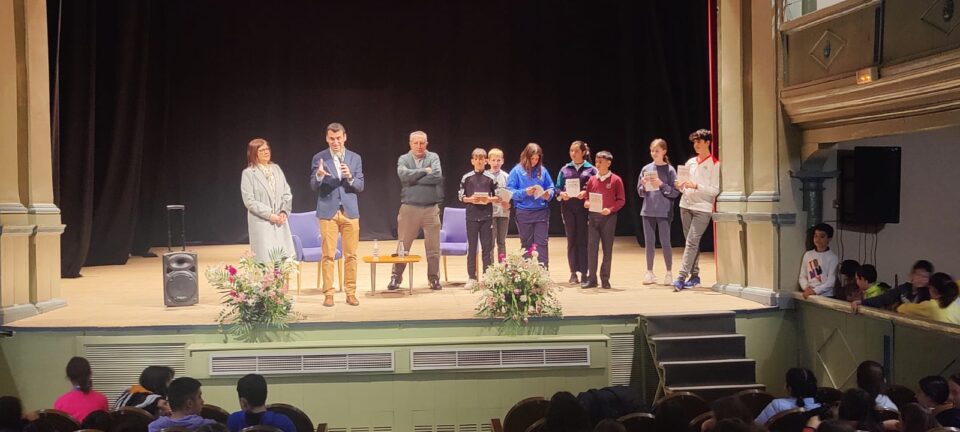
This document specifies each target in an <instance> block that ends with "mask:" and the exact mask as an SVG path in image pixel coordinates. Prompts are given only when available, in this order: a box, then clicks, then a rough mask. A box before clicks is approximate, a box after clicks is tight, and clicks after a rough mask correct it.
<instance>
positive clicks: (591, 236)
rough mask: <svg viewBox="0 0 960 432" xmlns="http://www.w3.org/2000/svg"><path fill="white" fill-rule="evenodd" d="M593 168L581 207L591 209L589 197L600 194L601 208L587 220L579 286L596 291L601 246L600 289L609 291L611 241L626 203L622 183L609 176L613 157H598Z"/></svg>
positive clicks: (605, 153)
mask: <svg viewBox="0 0 960 432" xmlns="http://www.w3.org/2000/svg"><path fill="white" fill-rule="evenodd" d="M594 164H595V165H596V167H597V175H595V176H593V177H590V180H588V181H587V187H586V191H587V200H586V202H584V204H583V206H584V207H586V208H590V194H600V195H602V197H603V206H602V209H601V210H600V212H593V211H591V212H590V215H589V216H588V220H587V262H588V263H589V269H588V270H587V277H586V278H585V280H584V281H583V283H582V284H581V287H583V288H596V287H597V261H598V260H599V258H600V257H599V251H598V249H599V247H600V245H601V243H602V244H603V264H602V265H600V269H599V270H600V286H601V287H603V288H610V263H611V261H613V238H614V235H615V234H616V229H617V212H618V211H620V209H622V208H623V205H624V203H625V202H626V197H625V196H624V189H623V180H621V179H620V176H618V175H616V174H614V173H612V172H610V165H611V164H613V155H612V154H610V152H608V151H602V152H600V153H597V156H596V159H595V160H594Z"/></svg>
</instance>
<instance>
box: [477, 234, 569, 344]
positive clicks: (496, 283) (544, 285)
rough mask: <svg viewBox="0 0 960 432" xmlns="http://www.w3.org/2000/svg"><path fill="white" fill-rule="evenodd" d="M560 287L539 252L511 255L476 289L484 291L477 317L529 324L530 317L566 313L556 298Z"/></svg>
mask: <svg viewBox="0 0 960 432" xmlns="http://www.w3.org/2000/svg"><path fill="white" fill-rule="evenodd" d="M559 289H560V288H559V287H557V286H556V284H554V283H553V281H552V280H550V273H549V272H547V269H545V268H544V267H543V266H542V265H541V264H540V262H538V261H537V251H536V250H535V249H533V250H531V251H530V257H529V258H525V257H524V256H523V251H522V250H521V251H517V252H514V253H510V254H507V255H506V256H505V257H503V258H502V259H501V261H500V262H498V263H496V264H494V265H492V266H490V267H488V268H487V270H486V271H485V272H484V273H483V276H482V277H481V278H480V281H479V282H478V283H477V285H476V286H475V288H474V291H480V292H481V293H482V294H481V296H480V303H479V304H477V316H481V317H489V318H500V319H502V320H503V321H504V322H505V323H506V324H508V325H517V326H521V325H526V324H527V323H528V322H529V320H530V317H538V316H556V317H561V316H563V309H562V308H561V306H560V301H559V299H557V297H556V291H557V290H559Z"/></svg>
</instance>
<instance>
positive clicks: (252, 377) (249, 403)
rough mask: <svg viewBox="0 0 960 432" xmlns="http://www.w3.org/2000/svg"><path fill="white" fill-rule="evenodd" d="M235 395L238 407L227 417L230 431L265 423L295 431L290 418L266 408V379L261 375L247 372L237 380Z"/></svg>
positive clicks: (285, 430)
mask: <svg viewBox="0 0 960 432" xmlns="http://www.w3.org/2000/svg"><path fill="white" fill-rule="evenodd" d="M237 397H238V398H240V409H241V411H237V412H235V413H233V414H230V417H229V418H227V428H228V429H230V432H238V431H239V430H241V429H243V428H245V427H247V426H255V425H266V426H273V427H276V428H278V429H280V430H282V431H283V432H297V428H296V426H294V425H293V422H292V421H290V419H289V418H288V417H287V416H285V415H283V414H280V413H276V412H273V411H268V410H267V380H265V379H264V378H263V376H262V375H257V374H247V375H244V376H243V378H240V379H239V380H238V381H237Z"/></svg>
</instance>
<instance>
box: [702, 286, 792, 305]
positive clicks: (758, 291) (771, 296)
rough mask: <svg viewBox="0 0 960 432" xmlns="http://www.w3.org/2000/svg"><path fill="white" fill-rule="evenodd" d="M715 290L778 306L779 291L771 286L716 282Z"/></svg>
mask: <svg viewBox="0 0 960 432" xmlns="http://www.w3.org/2000/svg"><path fill="white" fill-rule="evenodd" d="M711 288H712V289H713V290H714V291H716V292H719V293H723V294H726V295H731V296H734V297H740V298H742V299H744V300H750V301H752V302H756V303H760V304H762V305H764V306H777V293H776V292H775V291H773V290H772V289H770V288H760V287H751V286H743V285H740V284H721V283H718V284H715V285H713V287H711Z"/></svg>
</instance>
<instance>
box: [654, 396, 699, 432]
mask: <svg viewBox="0 0 960 432" xmlns="http://www.w3.org/2000/svg"><path fill="white" fill-rule="evenodd" d="M654 411H655V412H654V415H655V416H656V424H657V428H656V429H657V431H659V432H667V431H684V430H687V426H688V424H689V422H690V420H692V419H689V418H687V415H686V412H685V411H684V409H683V405H682V404H681V403H680V401H678V400H676V399H670V398H667V399H664V400H663V401H661V402H660V404H659V405H657V408H656V409H655V410H654Z"/></svg>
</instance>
